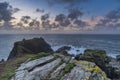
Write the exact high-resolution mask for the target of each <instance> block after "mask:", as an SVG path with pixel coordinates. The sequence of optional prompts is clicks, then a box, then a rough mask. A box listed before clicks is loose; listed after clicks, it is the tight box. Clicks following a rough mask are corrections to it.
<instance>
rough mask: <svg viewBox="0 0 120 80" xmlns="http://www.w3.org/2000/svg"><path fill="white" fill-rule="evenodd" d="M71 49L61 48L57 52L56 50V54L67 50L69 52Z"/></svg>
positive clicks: (68, 47) (67, 47)
mask: <svg viewBox="0 0 120 80" xmlns="http://www.w3.org/2000/svg"><path fill="white" fill-rule="evenodd" d="M70 49H71V47H70V46H63V47H61V48H59V49H58V50H56V53H61V52H63V51H67V50H70Z"/></svg>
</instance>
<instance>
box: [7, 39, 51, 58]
mask: <svg viewBox="0 0 120 80" xmlns="http://www.w3.org/2000/svg"><path fill="white" fill-rule="evenodd" d="M39 52H53V50H52V49H51V46H50V45H49V44H48V43H46V41H45V40H44V39H43V38H33V39H29V40H25V39H23V41H18V42H15V43H14V47H13V49H12V51H11V52H10V55H9V57H8V60H9V59H12V58H14V57H16V56H20V55H23V54H27V53H29V54H37V53H39Z"/></svg>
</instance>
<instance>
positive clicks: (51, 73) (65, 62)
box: [0, 38, 120, 80]
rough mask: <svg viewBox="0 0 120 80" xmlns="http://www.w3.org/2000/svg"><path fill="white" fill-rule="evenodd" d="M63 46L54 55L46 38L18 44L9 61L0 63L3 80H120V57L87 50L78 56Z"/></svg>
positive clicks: (0, 77) (0, 76) (0, 78)
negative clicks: (69, 52)
mask: <svg viewBox="0 0 120 80" xmlns="http://www.w3.org/2000/svg"><path fill="white" fill-rule="evenodd" d="M69 49H71V48H70V47H69V46H63V47H61V48H59V49H58V50H57V51H53V50H52V48H51V46H50V45H49V44H48V43H47V42H46V41H45V40H44V39H43V38H34V39H29V40H25V39H23V40H22V41H18V42H15V44H14V47H13V49H12V51H11V53H10V55H9V57H8V60H7V61H3V60H2V61H1V62H0V80H120V56H119V55H118V56H117V57H116V59H115V58H112V57H110V56H108V55H107V54H106V52H105V51H104V50H91V49H86V50H85V51H84V53H83V54H79V55H76V56H73V55H70V54H68V53H67V50H69Z"/></svg>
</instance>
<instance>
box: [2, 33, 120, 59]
mask: <svg viewBox="0 0 120 80" xmlns="http://www.w3.org/2000/svg"><path fill="white" fill-rule="evenodd" d="M40 37H43V38H44V39H45V40H46V41H47V43H49V44H50V45H51V47H52V49H53V50H54V51H55V50H57V49H58V48H60V47H62V46H71V47H72V48H71V50H69V51H68V53H69V54H74V55H77V54H82V53H83V52H84V50H85V49H100V50H105V51H106V53H107V54H108V55H109V56H112V57H116V55H120V34H0V60H1V59H5V60H6V59H7V58H8V56H9V54H10V51H11V50H12V48H13V46H14V42H16V41H21V40H23V39H32V38H40Z"/></svg>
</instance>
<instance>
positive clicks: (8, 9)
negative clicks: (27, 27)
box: [0, 2, 20, 29]
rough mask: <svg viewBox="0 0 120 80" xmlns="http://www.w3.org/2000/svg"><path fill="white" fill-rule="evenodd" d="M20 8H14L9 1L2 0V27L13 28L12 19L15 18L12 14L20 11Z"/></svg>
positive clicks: (0, 3)
mask: <svg viewBox="0 0 120 80" xmlns="http://www.w3.org/2000/svg"><path fill="white" fill-rule="evenodd" d="M19 10H20V9H18V8H13V7H12V6H11V5H9V3H7V2H0V22H4V23H3V25H2V27H0V29H12V28H13V26H12V24H11V22H10V21H11V20H13V19H15V17H12V15H13V14H14V13H16V12H18V11H19Z"/></svg>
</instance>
